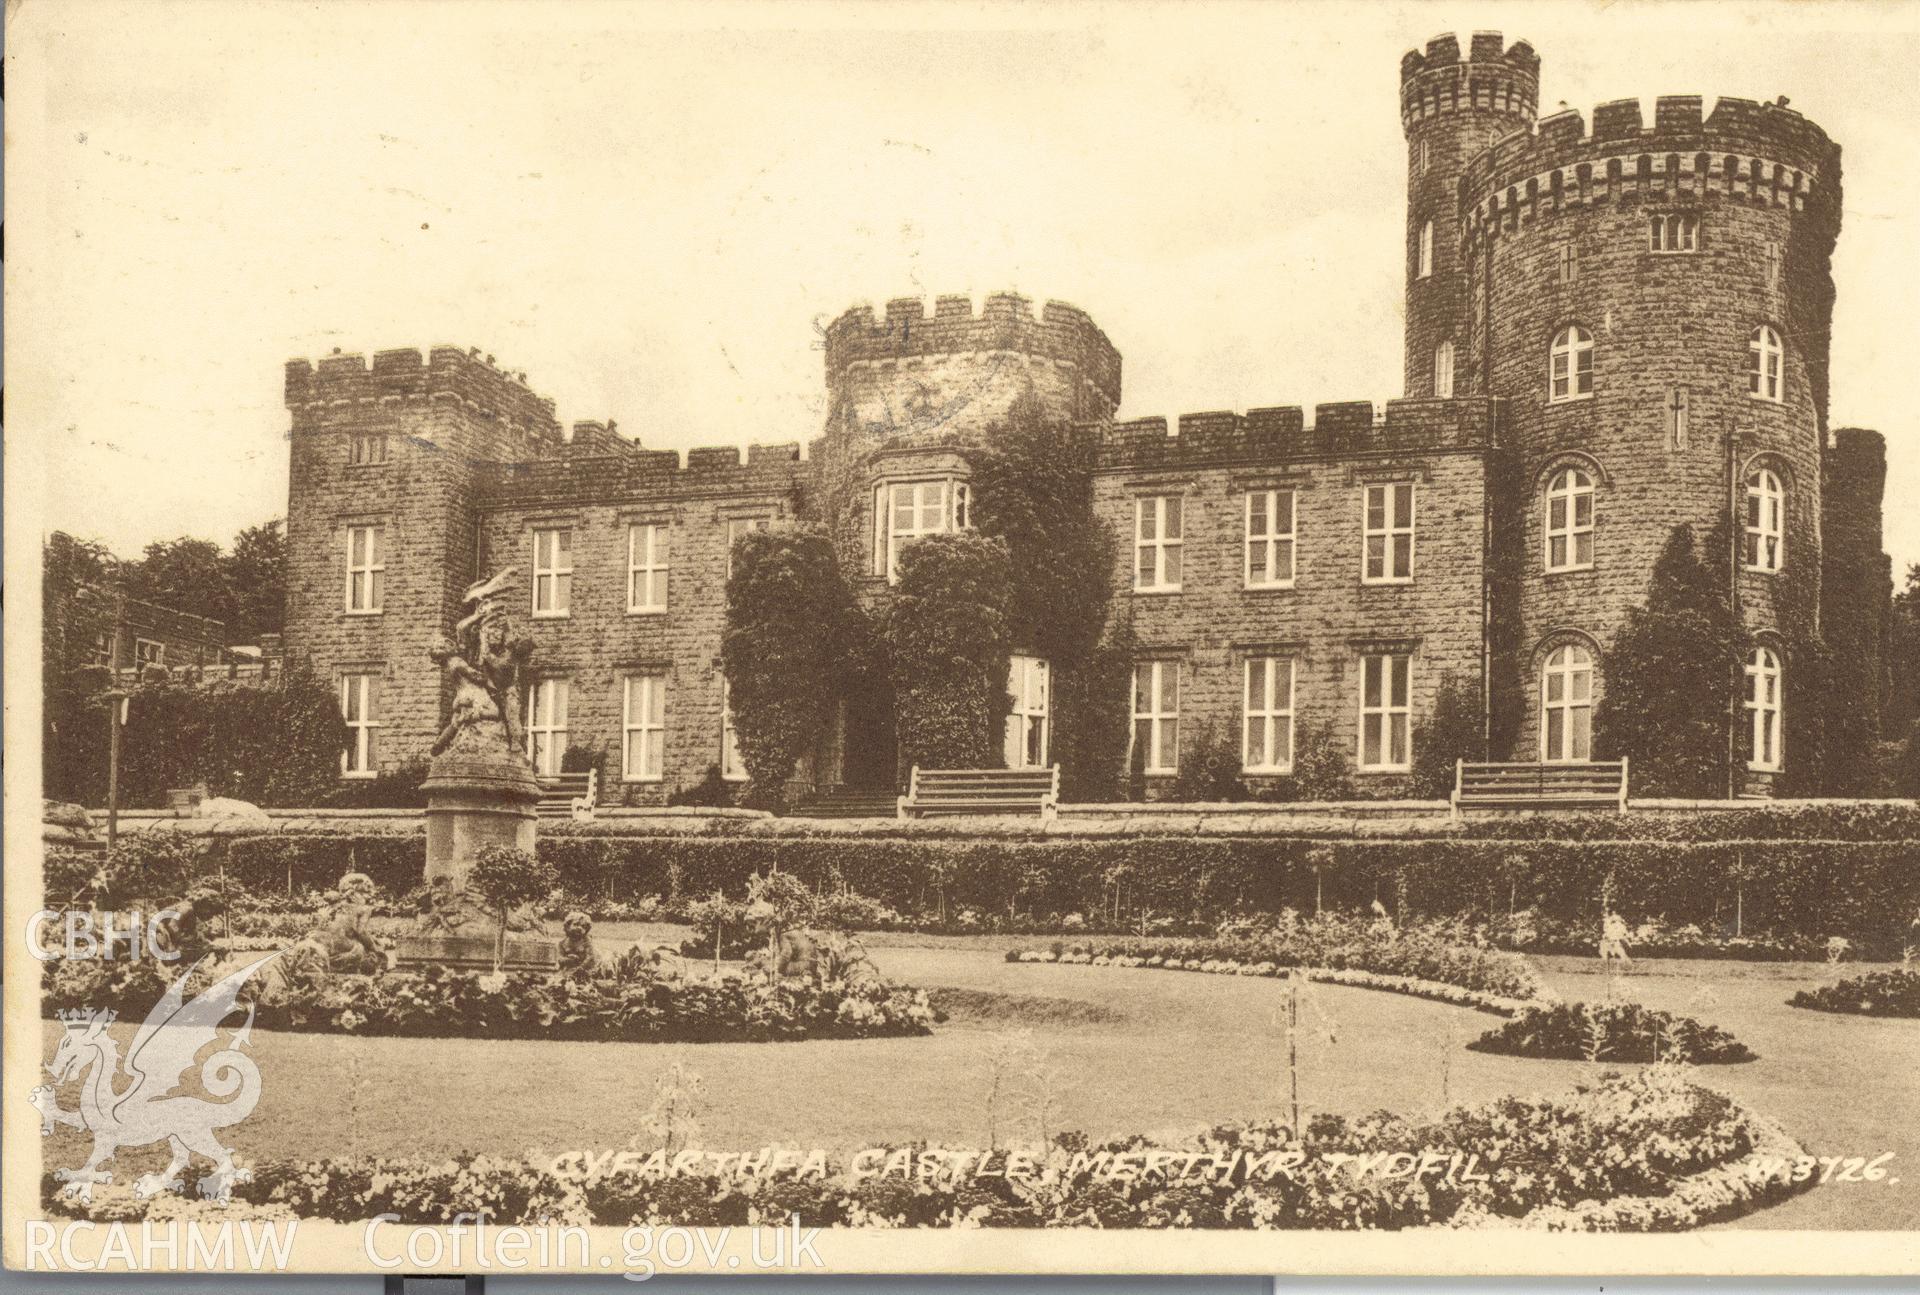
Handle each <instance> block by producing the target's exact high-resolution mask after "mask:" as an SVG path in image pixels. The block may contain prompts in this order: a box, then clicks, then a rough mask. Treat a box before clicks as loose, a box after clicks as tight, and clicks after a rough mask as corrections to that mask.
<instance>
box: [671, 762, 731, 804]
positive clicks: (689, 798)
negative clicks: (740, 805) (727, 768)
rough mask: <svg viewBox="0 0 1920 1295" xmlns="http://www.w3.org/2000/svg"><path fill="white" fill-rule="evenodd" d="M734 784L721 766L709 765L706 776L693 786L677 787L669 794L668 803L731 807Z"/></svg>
mask: <svg viewBox="0 0 1920 1295" xmlns="http://www.w3.org/2000/svg"><path fill="white" fill-rule="evenodd" d="M733 792H734V784H732V783H730V782H728V781H727V780H726V778H725V776H724V775H722V774H721V772H720V766H719V765H717V764H710V765H708V766H707V774H706V777H704V778H702V779H701V780H700V781H699V782H696V783H695V784H693V785H692V786H691V787H675V788H674V789H673V790H672V791H671V792H669V793H668V794H667V804H668V805H669V806H675V805H690V806H697V807H699V808H701V809H730V808H732V806H733Z"/></svg>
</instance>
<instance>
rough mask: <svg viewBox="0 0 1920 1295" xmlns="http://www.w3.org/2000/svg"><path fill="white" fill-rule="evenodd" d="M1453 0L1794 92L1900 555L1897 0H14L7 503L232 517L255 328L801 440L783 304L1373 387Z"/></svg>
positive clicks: (1683, 79) (1840, 422) (574, 410)
mask: <svg viewBox="0 0 1920 1295" xmlns="http://www.w3.org/2000/svg"><path fill="white" fill-rule="evenodd" d="M1483 29H1485V30H1500V31H1503V32H1504V33H1506V35H1507V37H1508V39H1509V40H1511V39H1513V38H1516V37H1520V36H1524V37H1526V38H1527V39H1528V40H1529V41H1530V42H1531V43H1532V44H1533V45H1534V47H1535V48H1536V50H1537V51H1538V52H1539V54H1540V56H1541V59H1542V69H1541V76H1542V86H1541V110H1542V112H1543V114H1544V113H1546V112H1551V111H1553V110H1554V109H1555V108H1556V107H1557V106H1558V105H1559V104H1560V103H1562V102H1564V103H1565V104H1567V105H1568V106H1572V107H1575V108H1579V109H1582V110H1583V111H1588V112H1589V113H1590V110H1591V108H1592V106H1593V105H1594V104H1595V103H1599V102H1602V101H1606V100H1611V99H1618V98H1628V97H1634V96H1639V97H1641V98H1643V99H1644V100H1645V101H1646V104H1647V113H1648V117H1649V119H1650V118H1651V108H1652V98H1653V96H1655V95H1657V94H1662V93H1694V94H1702V95H1704V96H1706V98H1707V101H1708V104H1709V107H1710V106H1711V103H1712V101H1713V99H1714V98H1715V97H1717V96H1718V95H1722V94H1725V95H1734V96H1740V97H1745V98H1753V99H1773V98H1776V97H1777V96H1779V95H1782V94H1785V95H1788V96H1790V97H1791V99H1792V102H1793V106H1794V107H1795V108H1796V109H1799V110H1800V111H1802V112H1804V113H1805V114H1806V115H1807V116H1809V117H1810V118H1812V119H1813V120H1814V121H1816V122H1818V123H1819V124H1820V125H1822V126H1823V127H1825V128H1826V129H1827V131H1828V132H1829V134H1831V135H1832V136H1833V137H1834V138H1836V139H1837V140H1839V141H1840V143H1841V144H1842V146H1843V148H1844V150H1845V159H1844V160H1845V185H1846V192H1845V202H1846V211H1845V224H1844V228H1843V230H1842V233H1841V238H1840V244H1839V249H1838V253H1837V256H1836V260H1835V277H1836V281H1837V289H1838V306H1837V308H1836V311H1835V314H1834V323H1833V353H1832V357H1833V369H1832V373H1833V381H1832V401H1831V415H1832V423H1833V425H1834V426H1849V425H1853V426H1867V427H1874V428H1877V429H1879V430H1881V431H1882V432H1884V433H1885V434H1886V436H1887V439H1888V452H1889V459H1890V463H1891V471H1890V479H1889V482H1888V496H1889V500H1890V501H1891V502H1890V506H1889V508H1888V515H1887V547H1888V549H1889V551H1890V552H1891V553H1892V554H1893V556H1894V560H1895V563H1896V569H1900V568H1903V567H1904V565H1905V564H1906V563H1908V562H1915V561H1920V510H1916V509H1913V508H1910V507H1902V506H1901V504H1902V501H1907V500H1914V499H1920V438H1916V435H1915V431H1914V428H1913V426H1912V418H1911V416H1910V413H1909V411H1910V409H1911V399H1910V396H1909V392H1910V390H1911V386H1912V379H1911V374H1912V371H1913V369H1914V368H1915V358H1914V356H1913V354H1912V348H1913V341H1912V338H1913V336H1914V333H1913V329H1912V327H1911V323H1910V320H1909V316H1910V312H1911V309H1912V306H1913V304H1914V303H1915V302H1916V301H1920V282H1917V281H1916V280H1920V256H1916V254H1915V251H1914V249H1915V248H1916V247H1920V167H1916V166H1915V165H1914V164H1913V159H1914V152H1913V149H1914V145H1913V141H1914V139H1915V138H1916V137H1920V78H1916V77H1915V76H1914V75H1913V68H1914V67H1916V66H1920V34H1917V33H1920V7H1916V6H1913V5H1904V6H1903V5H1895V4H1876V5H1856V6H1851V7H1828V6H1823V5H1800V6H1794V7H1791V8H1789V7H1784V6H1772V5H1769V4H1765V3H1743V4H1739V5H1733V4H1716V5H1694V6H1677V5H1652V4H1633V3H1616V4H1611V5H1593V6H1588V5H1579V4H1566V5H1555V6H1546V5H1522V6H1513V5H1501V4H1477V5H1468V4H1451V3H1434V4H1426V5H1393V4H1384V3H1383V4H1374V5H1364V4H1357V5H1345V6H1335V5H1325V6H1322V5H1317V4H1311V3H1307V4H1285V5H1282V4H1269V5H1262V6H1253V5H1229V4H1207V3H1196V4H1192V5H1186V6H1180V7H1177V8H1176V7H1161V6H1157V5H1150V4H1137V5H1127V6H1110V5H1093V4H1088V5H1076V4H1049V5H1044V6H1027V7H1024V8H1001V7H997V6H995V5H992V4H969V5H966V6H958V5H937V4H916V3H911V2H904V3H896V4H888V5H836V6H831V7H829V6H825V5H818V6H813V5H787V6H784V7H781V8H777V9H775V8H767V7H760V6H731V5H708V6H705V7H702V8H698V9H692V8H682V7H678V6H675V5H667V4H661V5H640V4H633V5H599V4H590V3H573V4H559V3H538V2H534V3H516V4H512V5H508V4H491V3H454V2H444V0H443V2H440V3H435V2H433V0H414V2H412V3H403V2H401V0H376V2H373V3H341V4H332V5H310V4H297V5H296V4H280V3H273V2H271V0H268V2H263V3H252V4H238V3H213V4H200V3H191V2H189V3H169V4H167V5H155V4H140V5H117V4H106V3H91V2H88V0H78V2H73V3H61V4H57V5H55V4H49V3H47V0H26V2H25V3H24V5H21V6H19V7H17V8H16V7H15V6H14V5H12V4H10V5H9V29H8V33H7V35H8V53H7V64H8V66H7V83H8V88H9V90H10V91H12V93H11V94H10V95H9V101H8V104H7V109H8V123H7V125H8V140H7V142H8V170H7V187H8V198H9V202H8V212H7V216H8V229H7V235H8V238H7V241H8V248H7V250H8V252H9V256H8V257H7V273H8V284H7V289H8V292H7V302H6V306H7V318H6V324H7V329H6V336H7V343H8V348H7V357H6V358H7V360H8V365H7V368H8V374H7V377H8V385H9V388H10V389H9V390H8V392H7V396H8V402H7V403H8V411H7V412H8V413H9V414H11V415H12V417H11V419H10V420H9V427H8V431H9V432H10V433H11V435H10V436H9V438H8V442H9V444H8V450H9V461H8V465H7V467H8V472H7V484H8V487H9V495H10V498H9V500H8V504H9V508H10V509H25V510H27V511H28V512H30V513H32V514H33V515H34V516H35V517H36V518H37V521H38V526H39V528H40V529H43V530H45V529H54V528H59V529H65V530H68V531H71V532H74V533H76V534H80V535H85V536H90V537H93V538H97V539H99V540H101V541H103V542H105V543H106V544H107V545H108V546H109V547H111V548H113V549H114V550H116V551H117V552H120V553H122V554H124V555H129V556H131V555H133V554H136V553H137V552H138V551H139V549H140V548H141V547H142V546H144V545H145V544H146V543H148V542H150V541H153V540H156V539H162V538H171V537H173V536H176V535H181V534H192V535H199V536H205V537H208V538H213V539H217V540H220V541H221V542H223V543H226V542H229V541H230V540H231V538H232V536H233V534H234V533H235V532H236V531H238V530H239V529H240V528H242V527H244V526H247V525H251V524H253V523H256V522H259V521H263V520H265V519H268V518H272V517H277V516H280V515H282V514H283V513H284V511H285V507H286V442H285V434H286V429H287V425H288V418H287V414H286V411H285V410H284V409H283V408H282V406H281V402H280V393H281V379H282V372H283V365H284V363H285V361H286V360H287V359H289V358H292V357H299V356H307V357H318V356H321V355H325V354H327V353H329V352H330V351H332V350H333V349H334V348H336V347H338V348H341V349H343V350H345V351H349V352H355V351H358V352H367V353H371V352H372V351H375V350H381V349H386V348H390V347H400V346H419V347H423V348H424V347H427V346H431V345H435V344H441V343H445V344H452V345H457V346H460V347H462V348H465V347H469V346H477V347H479V348H481V349H482V350H483V351H485V352H489V353H492V354H494V355H496V356H497V357H498V358H499V361H500V363H501V364H502V365H503V366H504V367H507V368H509V369H512V370H516V371H524V372H525V373H526V374H527V375H528V380H529V382H530V384H531V385H532V386H533V387H534V389H535V390H537V391H539V392H541V393H543V394H546V395H549V396H552V397H553V398H554V399H555V400H556V402H557V404H558V415H559V417H560V418H561V419H562V420H563V421H564V422H569V423H570V422H572V421H573V420H575V419H587V418H592V419H605V418H615V419H617V420H618V421H619V424H620V430H621V431H622V432H623V433H626V434H628V435H634V436H637V437H638V438H639V439H640V440H641V442H642V443H643V444H645V445H647V446H649V447H651V448H671V449H686V448H688V447H692V446H698V445H715V444H744V443H748V442H756V441H757V442H770V441H792V440H798V441H805V440H806V439H807V438H809V437H810V436H813V435H815V434H817V432H818V431H819V428H820V424H821V421H822V417H823V413H824V409H823V391H822V374H821V355H820V351H819V346H818V335H819V330H820V328H821V327H822V326H823V325H824V324H825V323H826V322H827V321H828V320H830V319H832V318H833V317H835V316H836V315H838V314H839V313H840V312H841V311H843V310H844V309H846V308H847V307H848V306H850V305H853V304H855V303H857V302H863V301H864V302H871V303H873V304H874V305H876V306H879V305H881V304H882V303H884V302H885V301H886V300H887V299H889V298H891V297H897V296H912V295H923V296H926V297H928V298H931V297H932V296H933V295H935V294H943V293H971V294H972V295H973V296H974V297H975V299H976V301H978V300H979V299H980V298H981V297H983V296H984V295H985V294H987V293H989V292H993V291H999V290H1003V289H1004V290H1013V291H1018V292H1021V293H1025V294H1027V295H1029V296H1031V297H1033V298H1034V299H1035V300H1036V301H1040V300H1044V299H1047V298H1055V299H1059V300H1065V301H1070V302H1072V303H1074V304H1076V305H1078V306H1081V307H1083V308H1084V309H1086V310H1087V311H1088V312H1090V313H1091V314H1092V316H1093V318H1094V319H1095V320H1096V322H1098V323H1099V324H1100V325H1101V326H1102V327H1103V328H1104V329H1105V330H1106V332H1107V334H1108V335H1109V337H1111V338H1112V340H1113V342H1114V344H1115V345H1116V346H1117V347H1118V348H1119V349H1120V351H1121V353H1122V355H1123V356H1124V361H1125V396H1124V399H1123V402H1122V408H1121V414H1122V416H1124V417H1138V416H1147V415H1154V414H1164V415H1169V416H1173V415H1178V414H1179V413H1181V412H1185V411H1194V410H1207V409H1245V408H1248V407H1252V406H1260V405H1276V404H1301V405H1312V404H1314V403H1317V402H1321V401H1331V400H1352V399H1373V400H1385V399H1388V398H1391V397H1394V396H1398V395H1399V394H1400V349H1401V305H1402V298H1403V284H1402V281H1401V272H1402V270H1401V257H1402V232H1401V231H1402V220H1403V215H1402V212H1403V203H1404V185H1405V176H1404V163H1403V157H1404V153H1403V148H1404V145H1403V143H1402V139H1401V132H1400V122H1399V114H1398V100H1397V88H1398V64H1399V58H1400V55H1401V53H1402V52H1403V51H1405V50H1406V49H1408V48H1410V47H1412V46H1415V45H1421V44H1424V42H1425V41H1426V40H1427V39H1428V38H1429V37H1431V36H1434V35H1437V34H1440V33H1442V32H1447V31H1454V32H1459V33H1461V34H1462V43H1463V44H1464V43H1465V34H1466V33H1468V32H1471V31H1474V30H1483ZM9 530H10V532H11V531H13V528H12V527H10V528H9ZM28 533H29V534H30V533H31V532H28Z"/></svg>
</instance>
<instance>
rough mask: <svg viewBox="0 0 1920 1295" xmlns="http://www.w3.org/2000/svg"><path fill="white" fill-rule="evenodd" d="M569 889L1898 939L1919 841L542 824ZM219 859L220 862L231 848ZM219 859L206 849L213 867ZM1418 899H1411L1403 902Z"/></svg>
mask: <svg viewBox="0 0 1920 1295" xmlns="http://www.w3.org/2000/svg"><path fill="white" fill-rule="evenodd" d="M540 853H541V855H542V856H543V857H544V858H545V859H547V860H548V861H549V862H551V863H552V864H553V865H554V867H555V869H556V870H557V871H558V872H559V874H560V878H561V885H562V886H563V887H564V888H565V889H566V890H568V891H569V892H571V893H573V894H575V895H580V896H591V897H595V898H601V899H608V900H629V901H631V900H639V899H642V898H644V897H646V896H649V895H657V896H661V897H663V898H679V897H681V896H687V895H704V894H709V893H711V892H712V891H714V890H716V889H717V890H722V891H725V892H726V893H728V894H733V895H738V894H741V893H743V892H744V890H745V887H746V883H747V880H748V878H750V877H752V876H754V875H756V874H759V873H764V872H769V871H775V870H779V871H786V872H791V873H793V874H795V875H797V876H798V877H800V878H801V879H802V880H803V881H805V882H807V883H808V884H809V885H812V886H815V887H816V888H818V889H822V890H827V891H838V890H840V889H842V888H843V887H850V888H852V889H853V890H856V891H858V892H859V893H861V894H863V895H866V896H868V897H870V898H872V899H875V900H878V901H880V902H882V903H885V904H888V905H890V906H892V907H894V908H897V909H900V910H902V911H909V912H923V911H928V910H936V911H940V912H945V913H958V912H960V911H962V910H968V909H972V910H977V911H981V912H987V913H1006V914H1014V913H1019V912H1027V913H1047V912H1052V913H1066V912H1079V913H1103V912H1109V911H1111V912H1113V913H1114V914H1115V915H1116V917H1120V918H1124V917H1125V916H1126V915H1141V914H1146V913H1152V914H1157V915H1167V914H1176V915H1178V914H1191V913H1226V912H1233V911H1236V910H1244V911H1254V912H1279V911H1281V910H1283V909H1288V908H1291V909H1294V910H1296V911H1300V912H1314V911H1318V910H1321V909H1343V908H1344V909H1352V908H1365V907H1367V906H1368V905H1370V904H1371V903H1372V902H1373V901H1374V900H1376V899H1378V900H1381V901H1382V902H1384V903H1386V904H1388V905H1389V906H1390V907H1392V908H1394V909H1395V910H1396V912H1397V911H1398V910H1399V909H1400V908H1401V907H1402V906H1403V905H1404V906H1405V907H1406V908H1407V909H1408V910H1409V912H1410V913H1411V914H1418V915H1423V916H1424V915H1454V914H1462V915H1478V916H1485V917H1492V916H1496V915H1499V914H1504V913H1508V912H1512V911H1515V910H1517V909H1532V910H1534V911H1535V912H1536V913H1538V914H1540V915H1542V916H1543V917H1547V918H1558V919H1589V918H1595V917H1597V916H1598V914H1599V905H1600V897H1601V893H1602V888H1603V886H1606V885H1608V884H1610V885H1611V887H1612V897H1613V904H1614V906H1615V908H1616V909H1617V910H1618V911H1620V912H1623V913H1625V914H1627V915H1628V916H1629V917H1630V918H1634V919H1638V918H1641V917H1660V918H1663V919H1664V920H1665V921H1666V922H1667V923H1668V924H1670V925H1672V926H1681V925H1688V924H1691V925H1696V926H1698V927H1699V928H1700V929H1701V930H1702V931H1704V932H1706V933H1707V934H1709V935H1710V936H1725V935H1730V934H1732V933H1733V931H1734V927H1735V924H1736V920H1737V921H1738V923H1739V926H1740V929H1741V930H1742V932H1743V933H1744V934H1747V935H1759V934H1764V933H1768V932H1772V933H1775V934H1782V935H1784V934H1794V935H1802V936H1819V937H1823V938H1824V937H1826V936H1831V935H1845V936H1847V937H1848V938H1849V939H1851V940H1852V941H1853V942H1854V944H1855V946H1856V947H1857V948H1859V949H1860V950H1861V951H1862V952H1863V953H1869V952H1874V951H1888V952H1891V953H1895V954H1897V952H1898V950H1899V948H1900V947H1901V945H1902V944H1904V943H1905V942H1906V939H1907V936H1908V932H1907V926H1906V922H1907V918H1908V916H1909V915H1910V914H1912V913H1913V912H1914V911H1915V909H1916V907H1920V841H1883V842H1866V841H1799V840H1789V841H1778V840H1746V841H1723V842H1712V843H1698V842H1680V841H1617V840H1597V839H1596V840H1575V841H1548V840H1538V841H1504V840H1477V839H1458V838H1452V839H1404V840H1396V839H1368V840H1349V841H1313V840H1306V839H1300V838H1293V837H1284V838H1244V837H1242V838H1233V837H1201V836H1178V837H1100V838H1056V839H1021V838H1003V837H987V838H976V839H971V840H969V839H960V838H935V839H911V838H889V837H834V836H803V837H782V836H762V835H757V834H731V833H729V834H724V835H687V836H605V835H584V834H562V833H549V834H543V835H542V837H541V840H540ZM424 857H425V849H424V845H423V842H422V841H421V839H420V837H419V836H417V835H411V836H393V835H385V834H352V835H348V834H340V835H331V834H329V835H318V834H315V835H274V836H260V837H248V838H237V839H234V840H233V841H231V842H230V843H229V844H228V846H227V850H226V855H225V858H224V868H225V871H226V875H227V877H228V879H229V881H232V882H238V883H241V884H244V885H247V886H249V887H252V888H254V889H255V891H256V893H267V892H272V891H281V892H285V891H286V890H287V889H288V888H289V887H300V886H312V887H325V886H330V885H332V884H333V883H334V882H336V881H337V880H338V879H339V877H340V876H341V874H343V873H345V872H349V871H359V872H365V873H367V874H369V875H371V876H372V877H373V879H374V880H375V881H376V882H378V883H379V884H380V885H382V886H383V887H385V888H386V889H388V890H390V891H392V892H394V893H402V892H405V891H406V890H408V889H410V888H412V887H413V886H414V885H416V884H418V883H419V881H420V876H421V872H422V869H423V867H424ZM215 862H217V861H215ZM215 862H208V863H203V865H202V866H203V867H211V866H215ZM1405 915H1406V914H1401V916H1405Z"/></svg>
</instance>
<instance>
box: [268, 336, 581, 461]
mask: <svg viewBox="0 0 1920 1295" xmlns="http://www.w3.org/2000/svg"><path fill="white" fill-rule="evenodd" d="M285 392H286V405H287V408H289V409H291V410H294V411H295V412H296V413H301V412H306V413H323V412H324V411H325V410H328V409H330V408H336V407H350V406H354V405H361V404H376V403H380V402H391V403H399V402H404V401H430V400H447V401H453V402H455V403H457V404H460V405H462V406H464V407H466V408H467V409H468V410H469V411H471V412H475V413H479V414H481V415H483V416H486V417H489V418H497V419H501V420H503V421H505V422H506V423H508V424H510V425H512V426H513V427H515V428H518V429H520V430H522V431H525V432H528V433H530V434H532V435H535V436H538V437H541V438H544V439H548V440H551V441H553V442H554V443H555V444H558V443H559V442H560V440H561V434H560V424H559V422H558V421H556V420H555V418H554V414H553V401H552V400H550V399H548V398H546V397H544V396H541V395H538V394H537V393H535V392H534V390H533V389H532V388H531V387H529V386H528V385H527V375H526V374H524V373H510V372H508V371H507V370H505V369H502V368H499V367H498V366H496V365H495V364H494V362H493V357H492V356H490V355H489V356H484V357H483V356H482V355H481V354H480V352H479V350H478V349H477V348H476V349H473V350H467V351H462V350H460V349H459V348H458V347H454V346H436V347H434V348H433V349H432V350H431V351H430V352H428V354H427V355H426V356H425V357H422V356H421V354H420V352H419V351H418V350H414V349H411V348H407V349H401V350H392V351H376V352H374V355H373V362H372V363H371V364H369V363H368V362H367V360H366V358H365V357H363V356H361V355H357V354H344V355H343V354H340V353H337V352H336V353H335V354H333V355H329V356H326V357H325V358H323V359H322V360H321V361H320V363H319V364H318V365H317V366H316V365H314V364H313V363H311V362H310V361H307V360H289V361H287V374H286V387H285Z"/></svg>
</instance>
